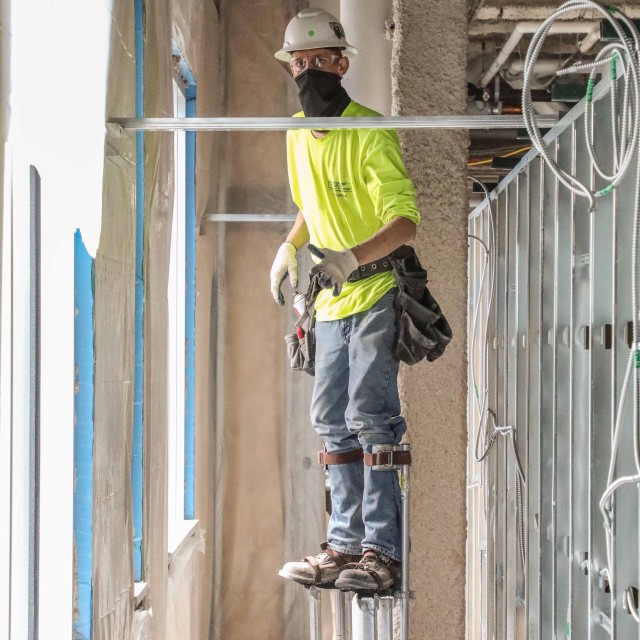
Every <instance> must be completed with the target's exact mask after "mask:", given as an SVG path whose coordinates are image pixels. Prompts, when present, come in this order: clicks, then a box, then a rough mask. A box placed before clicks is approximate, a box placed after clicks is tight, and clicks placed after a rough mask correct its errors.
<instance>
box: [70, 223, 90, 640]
mask: <svg viewBox="0 0 640 640" xmlns="http://www.w3.org/2000/svg"><path fill="white" fill-rule="evenodd" d="M73 297H74V306H75V318H74V324H73V335H74V370H75V376H74V378H75V380H74V383H75V384H74V386H75V394H74V415H75V425H74V428H73V466H74V478H75V486H74V491H73V539H74V544H75V554H76V558H77V594H78V604H77V607H78V615H77V617H76V618H75V620H74V623H73V630H74V637H75V638H78V639H81V640H90V638H91V611H92V576H93V407H94V403H93V402H94V393H93V381H94V329H93V259H92V258H91V256H90V255H89V253H88V252H87V250H86V248H85V246H84V243H83V242H82V236H81V234H80V231H79V230H77V231H76V233H75V236H74V296H73Z"/></svg>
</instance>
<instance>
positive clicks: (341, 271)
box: [309, 244, 358, 296]
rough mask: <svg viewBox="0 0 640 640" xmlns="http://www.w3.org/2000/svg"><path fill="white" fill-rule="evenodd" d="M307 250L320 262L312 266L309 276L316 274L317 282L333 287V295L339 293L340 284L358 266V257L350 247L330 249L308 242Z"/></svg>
mask: <svg viewBox="0 0 640 640" xmlns="http://www.w3.org/2000/svg"><path fill="white" fill-rule="evenodd" d="M309 251H310V252H311V253H312V254H313V255H314V256H315V257H316V258H320V262H319V263H318V264H316V265H315V267H312V269H311V272H310V273H311V276H312V277H313V276H315V275H316V274H318V283H319V284H320V286H321V287H324V288H325V289H330V288H332V287H333V295H334V296H338V295H340V291H342V285H343V284H344V283H345V282H346V280H347V278H348V277H349V275H351V272H352V271H354V270H355V269H357V268H358V259H357V258H356V257H355V255H354V254H353V251H351V250H350V249H343V250H342V251H333V250H332V249H324V248H323V249H318V247H316V246H314V245H312V244H310V245H309Z"/></svg>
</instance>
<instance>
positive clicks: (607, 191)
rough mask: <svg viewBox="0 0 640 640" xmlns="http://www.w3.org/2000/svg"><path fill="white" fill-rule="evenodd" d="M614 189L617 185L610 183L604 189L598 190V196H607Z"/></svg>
mask: <svg viewBox="0 0 640 640" xmlns="http://www.w3.org/2000/svg"><path fill="white" fill-rule="evenodd" d="M614 189H615V186H614V185H612V184H610V185H609V186H607V187H605V188H604V189H600V191H598V192H596V196H597V197H600V196H606V195H607V193H611V192H612V191H613V190H614Z"/></svg>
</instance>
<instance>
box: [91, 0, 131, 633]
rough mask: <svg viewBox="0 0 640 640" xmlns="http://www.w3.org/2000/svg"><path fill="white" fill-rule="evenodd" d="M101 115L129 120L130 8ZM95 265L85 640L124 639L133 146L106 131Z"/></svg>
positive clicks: (121, 13)
mask: <svg viewBox="0 0 640 640" xmlns="http://www.w3.org/2000/svg"><path fill="white" fill-rule="evenodd" d="M113 13H114V24H115V28H114V29H113V31H112V40H111V58H110V67H109V80H108V92H107V114H108V115H112V114H123V113H133V110H134V97H135V96H134V87H135V82H134V61H133V59H132V57H131V51H133V3H132V2H128V1H127V0H118V2H116V3H114V9H113ZM106 149H107V161H106V162H105V170H104V205H103V217H102V231H101V235H100V244H99V247H98V251H97V254H96V258H95V357H96V364H95V417H94V420H95V433H94V494H93V495H94V511H93V526H94V540H93V638H94V640H115V638H127V637H129V634H130V632H131V622H132V613H133V611H132V604H133V572H132V567H133V556H132V539H133V531H132V526H131V493H130V478H131V425H132V420H133V412H132V402H133V396H132V392H133V387H132V384H131V380H132V379H133V349H134V343H133V313H134V273H135V271H134V267H135V266H134V247H135V228H134V221H135V215H134V199H135V167H134V161H135V143H134V137H133V135H131V134H127V133H124V132H118V131H115V130H110V131H109V135H108V137H107V141H106Z"/></svg>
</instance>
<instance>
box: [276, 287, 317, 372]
mask: <svg viewBox="0 0 640 640" xmlns="http://www.w3.org/2000/svg"><path fill="white" fill-rule="evenodd" d="M321 289H322V287H321V286H320V285H319V284H318V276H314V277H313V278H312V279H311V282H310V283H309V288H308V289H307V293H306V295H305V310H304V313H303V314H302V315H301V316H300V318H298V321H297V322H296V331H294V332H293V333H289V334H287V335H286V336H285V337H284V342H285V345H286V347H287V356H288V358H289V364H290V365H291V368H292V369H293V370H294V371H305V372H306V373H308V374H309V375H314V373H315V368H314V367H315V355H316V315H315V303H316V298H317V297H318V294H319V293H320V291H321ZM298 329H301V332H302V334H303V336H302V337H300V336H299V335H298Z"/></svg>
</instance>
